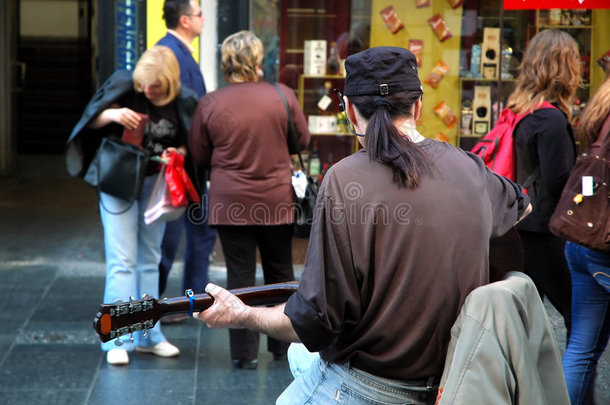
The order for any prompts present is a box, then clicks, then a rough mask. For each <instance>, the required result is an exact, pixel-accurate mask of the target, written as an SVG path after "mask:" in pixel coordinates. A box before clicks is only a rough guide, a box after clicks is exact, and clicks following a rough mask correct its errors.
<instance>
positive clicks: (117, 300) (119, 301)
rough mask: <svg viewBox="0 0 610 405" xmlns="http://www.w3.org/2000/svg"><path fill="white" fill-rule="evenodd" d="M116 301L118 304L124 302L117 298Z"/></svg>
mask: <svg viewBox="0 0 610 405" xmlns="http://www.w3.org/2000/svg"><path fill="white" fill-rule="evenodd" d="M114 303H115V304H117V305H120V304H122V303H123V300H121V299H119V298H117V299H116V300H114Z"/></svg>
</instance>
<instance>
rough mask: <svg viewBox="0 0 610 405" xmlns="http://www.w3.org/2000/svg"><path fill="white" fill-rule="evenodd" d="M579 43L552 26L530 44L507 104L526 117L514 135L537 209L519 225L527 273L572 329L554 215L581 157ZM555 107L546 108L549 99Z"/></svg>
mask: <svg viewBox="0 0 610 405" xmlns="http://www.w3.org/2000/svg"><path fill="white" fill-rule="evenodd" d="M580 77H581V71H580V57H579V54H578V46H577V44H576V42H575V41H574V39H573V38H572V37H571V36H570V35H568V34H567V33H565V32H563V31H560V30H555V29H549V30H544V31H541V32H540V33H538V34H537V35H536V36H534V37H533V38H532V40H531V41H530V42H529V44H528V45H527V48H526V50H525V53H524V55H523V60H522V61H521V65H520V72H519V77H518V78H517V83H516V86H515V90H514V91H513V93H512V94H511V95H510V97H509V98H508V103H507V106H508V107H509V108H510V109H511V110H513V112H515V113H516V114H525V113H530V114H528V115H527V116H526V117H525V118H523V119H522V120H521V121H520V122H519V125H518V126H517V128H516V129H515V131H514V133H513V136H514V139H515V148H516V157H517V183H519V184H523V185H524V186H525V187H526V188H527V191H528V194H529V196H530V198H531V201H532V205H533V212H532V214H531V215H529V216H528V217H527V218H525V219H524V220H523V221H522V222H520V223H519V224H518V225H517V230H518V231H519V235H520V237H521V239H522V242H523V256H524V266H525V272H526V273H527V274H528V275H529V276H530V277H531V278H532V280H533V281H534V283H535V284H536V287H537V288H538V292H539V293H540V295H541V297H544V296H546V297H547V298H548V299H549V300H550V302H551V303H552V304H553V306H555V308H557V310H558V311H559V312H560V313H561V315H562V316H563V318H564V322H565V325H566V328H567V330H568V333H569V330H570V318H571V316H570V314H571V310H570V303H571V299H570V291H571V286H570V272H569V270H568V267H567V264H566V261H565V257H564V254H563V250H564V244H565V241H564V240H562V239H560V238H557V237H556V236H554V235H553V234H552V233H551V232H550V230H549V226H548V225H549V220H550V217H551V215H552V213H553V211H554V210H555V206H556V205H557V201H558V200H559V197H560V196H561V191H562V190H563V187H564V185H565V183H566V181H567V179H568V176H569V174H570V170H571V169H572V166H573V165H574V160H575V143H574V137H573V135H572V128H571V126H570V119H571V111H570V103H571V101H572V98H573V97H574V94H575V93H576V90H577V89H578V87H579V86H580V83H581V79H580ZM545 101H546V102H549V103H551V104H552V105H553V107H555V108H540V107H541V105H542V103H543V102H545Z"/></svg>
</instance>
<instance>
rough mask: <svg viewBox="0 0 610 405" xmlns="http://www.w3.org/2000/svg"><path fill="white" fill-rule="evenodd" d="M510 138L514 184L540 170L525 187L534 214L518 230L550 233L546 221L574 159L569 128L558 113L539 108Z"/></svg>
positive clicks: (563, 116) (522, 121) (572, 137)
mask: <svg viewBox="0 0 610 405" xmlns="http://www.w3.org/2000/svg"><path fill="white" fill-rule="evenodd" d="M513 135H514V138H515V148H516V158H517V183H519V184H523V183H524V182H525V181H526V180H527V179H528V177H529V176H530V175H531V174H532V172H534V170H535V169H536V168H537V167H540V175H539V176H538V177H537V179H536V180H535V181H534V183H533V184H532V185H531V186H529V187H527V192H528V195H529V196H530V198H531V202H532V207H533V211H532V213H531V214H530V215H528V216H527V217H526V218H525V219H524V220H523V221H521V222H520V223H518V224H517V229H519V230H524V231H531V232H550V230H549V220H550V218H551V215H552V214H553V211H554V210H555V206H556V205H557V201H558V200H559V197H560V196H561V192H562V190H563V187H564V186H565V184H566V182H567V180H568V176H569V175H570V171H571V170H572V166H574V161H575V159H576V146H575V142H574V136H573V134H572V127H571V126H570V124H569V122H568V120H567V119H566V116H565V115H564V114H563V112H561V111H560V110H558V109H555V108H541V109H539V110H536V111H534V112H533V113H531V114H529V115H527V116H526V117H525V118H523V119H522V120H521V122H519V125H518V126H517V128H516V130H515V133H514V134H513Z"/></svg>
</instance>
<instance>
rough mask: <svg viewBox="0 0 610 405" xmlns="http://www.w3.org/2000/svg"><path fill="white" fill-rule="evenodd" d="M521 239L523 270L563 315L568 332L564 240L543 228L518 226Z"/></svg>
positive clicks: (569, 318) (569, 288) (569, 311)
mask: <svg viewBox="0 0 610 405" xmlns="http://www.w3.org/2000/svg"><path fill="white" fill-rule="evenodd" d="M519 235H520V236H521V240H522V241H523V258H524V263H525V273H526V274H527V275H528V276H530V277H531V279H532V280H533V281H534V284H536V288H537V289H538V293H539V294H540V297H541V298H543V297H547V298H548V300H549V301H550V302H551V304H553V306H554V307H555V309H557V311H558V312H559V313H560V314H561V315H562V316H563V320H564V323H565V326H566V330H567V336H568V338H569V336H570V328H571V326H572V283H571V281H570V269H569V268H568V263H567V261H566V258H565V254H564V249H565V241H564V240H563V239H560V238H558V237H556V236H555V235H553V234H552V233H546V232H528V231H522V230H519Z"/></svg>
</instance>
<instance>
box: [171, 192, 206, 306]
mask: <svg viewBox="0 0 610 405" xmlns="http://www.w3.org/2000/svg"><path fill="white" fill-rule="evenodd" d="M202 201H203V203H206V201H207V198H205V199H203V200H202ZM204 208H205V210H202V206H201V205H199V204H191V205H190V206H189V209H188V210H187V212H185V213H184V214H183V215H182V216H181V217H180V218H178V219H176V220H174V221H171V222H168V223H167V225H166V228H165V233H164V235H163V242H162V244H161V263H160V264H159V295H161V294H163V292H164V291H165V287H166V286H167V278H168V276H169V272H170V270H171V268H172V265H173V264H174V259H175V258H176V253H177V251H178V245H179V244H180V239H181V238H182V229H184V230H185V232H186V249H185V252H184V277H183V279H182V289H183V291H185V290H187V289H192V290H193V292H195V294H200V293H204V292H205V286H206V285H207V284H208V282H209V275H208V270H209V267H210V254H212V250H213V249H214V243H216V230H215V229H214V228H210V227H209V226H208V221H207V207H204Z"/></svg>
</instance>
